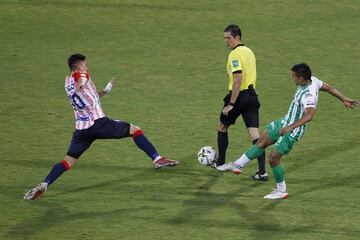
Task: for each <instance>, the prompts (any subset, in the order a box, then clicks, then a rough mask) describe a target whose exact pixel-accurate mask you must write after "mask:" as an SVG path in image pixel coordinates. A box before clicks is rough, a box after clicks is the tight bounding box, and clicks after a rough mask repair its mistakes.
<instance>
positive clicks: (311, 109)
mask: <svg viewBox="0 0 360 240" xmlns="http://www.w3.org/2000/svg"><path fill="white" fill-rule="evenodd" d="M291 71H292V73H291V74H292V79H293V80H294V82H295V84H296V85H297V86H298V87H297V89H296V92H295V96H294V99H293V101H292V102H291V104H290V108H289V110H288V112H287V114H286V115H285V116H283V117H282V118H280V119H278V120H276V121H273V122H271V123H270V124H268V125H267V126H266V130H265V131H264V133H263V134H262V135H261V137H260V139H259V141H258V142H257V143H256V144H255V145H253V147H251V148H250V149H248V150H247V151H246V152H245V153H244V154H243V155H242V156H241V157H240V158H239V159H238V160H236V161H235V162H233V163H228V164H227V165H226V170H230V171H232V172H233V173H236V174H239V173H241V171H242V169H243V168H244V167H245V165H246V164H247V163H248V162H249V161H250V160H252V159H255V158H256V157H257V156H259V155H261V154H262V153H263V152H264V151H265V148H267V147H268V146H270V145H273V144H275V147H274V149H273V150H272V152H271V153H270V156H269V163H270V166H271V168H272V172H273V176H274V178H275V181H276V189H274V191H272V192H271V193H270V194H268V195H266V196H264V198H266V199H282V198H287V197H288V193H287V189H286V184H285V178H284V168H283V166H282V165H281V164H280V159H281V157H282V156H284V155H286V154H288V153H289V152H290V151H291V149H292V148H293V145H294V144H295V142H297V141H299V140H300V139H301V137H302V136H303V135H304V132H305V129H306V124H307V123H309V122H310V121H311V120H312V118H313V116H314V113H315V109H316V105H317V101H318V93H319V91H324V92H327V93H329V94H331V95H332V96H334V97H336V98H338V99H339V100H340V101H342V102H343V104H344V106H345V107H346V108H347V109H352V108H354V107H355V106H357V105H358V104H359V101H358V100H354V99H350V98H348V97H346V96H344V95H343V94H342V93H341V92H340V91H339V90H337V89H335V88H334V87H332V86H330V85H329V84H327V83H325V82H323V81H321V80H319V79H317V78H316V77H314V76H312V75H311V69H310V67H309V66H308V65H307V64H305V63H300V64H297V65H294V66H293V67H292V69H291Z"/></svg>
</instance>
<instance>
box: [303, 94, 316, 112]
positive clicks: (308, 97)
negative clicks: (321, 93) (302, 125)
mask: <svg viewBox="0 0 360 240" xmlns="http://www.w3.org/2000/svg"><path fill="white" fill-rule="evenodd" d="M316 103H317V97H316V96H315V95H314V94H313V93H305V96H304V97H303V99H302V100H301V104H302V105H303V107H304V109H306V108H309V107H311V108H316Z"/></svg>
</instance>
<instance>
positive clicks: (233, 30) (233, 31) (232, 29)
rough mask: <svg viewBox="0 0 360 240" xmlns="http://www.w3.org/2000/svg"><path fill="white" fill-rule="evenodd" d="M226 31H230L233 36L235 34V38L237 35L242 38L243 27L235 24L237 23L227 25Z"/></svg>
mask: <svg viewBox="0 0 360 240" xmlns="http://www.w3.org/2000/svg"><path fill="white" fill-rule="evenodd" d="M224 32H230V33H231V36H233V37H234V38H235V37H236V36H239V37H240V39H241V29H240V28H239V26H237V25H235V24H230V25H229V26H227V27H226V28H225V29H224Z"/></svg>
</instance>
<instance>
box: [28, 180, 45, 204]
mask: <svg viewBox="0 0 360 240" xmlns="http://www.w3.org/2000/svg"><path fill="white" fill-rule="evenodd" d="M47 188H48V184H47V183H46V182H43V183H40V184H39V185H37V186H36V187H34V188H33V189H30V190H29V191H28V192H27V193H26V194H25V196H24V200H35V199H37V198H38V197H40V196H41V195H42V194H43V193H44V192H45V191H46V190H47Z"/></svg>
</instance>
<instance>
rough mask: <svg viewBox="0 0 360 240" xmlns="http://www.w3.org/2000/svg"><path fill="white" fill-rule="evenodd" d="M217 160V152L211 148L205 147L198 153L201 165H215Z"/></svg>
mask: <svg viewBox="0 0 360 240" xmlns="http://www.w3.org/2000/svg"><path fill="white" fill-rule="evenodd" d="M216 159H217V152H216V150H215V149H214V148H213V147H211V146H205V147H202V148H201V149H200V151H199V152H198V160H199V163H200V164H201V165H204V166H209V165H212V164H213V163H215V161H216Z"/></svg>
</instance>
